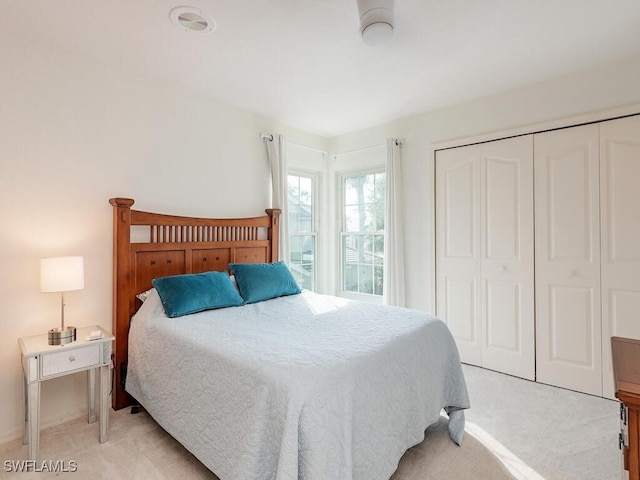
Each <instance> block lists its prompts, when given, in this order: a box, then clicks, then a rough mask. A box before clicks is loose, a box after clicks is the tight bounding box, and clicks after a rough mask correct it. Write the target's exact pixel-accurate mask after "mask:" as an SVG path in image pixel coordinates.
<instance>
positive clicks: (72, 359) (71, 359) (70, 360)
mask: <svg viewBox="0 0 640 480" xmlns="http://www.w3.org/2000/svg"><path fill="white" fill-rule="evenodd" d="M75 361H76V357H74V356H73V355H71V356H70V357H69V362H71V363H73V362H75Z"/></svg>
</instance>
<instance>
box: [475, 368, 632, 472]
mask: <svg viewBox="0 0 640 480" xmlns="http://www.w3.org/2000/svg"><path fill="white" fill-rule="evenodd" d="M463 368H464V374H465V378H466V380H467V387H468V389H469V396H470V400H471V409H470V410H468V411H467V415H466V419H467V429H468V430H469V429H474V428H475V429H476V430H475V431H476V432H480V433H484V435H485V436H486V437H488V438H489V439H490V441H492V442H494V441H495V442H498V443H499V444H501V445H503V446H505V447H506V448H508V450H509V451H510V453H511V454H512V455H513V456H515V460H514V461H515V467H516V468H519V467H527V468H526V469H524V470H523V472H522V475H519V476H520V477H521V478H526V479H529V478H530V479H540V478H544V479H546V480H620V478H621V475H622V469H621V454H620V450H618V432H619V431H620V421H619V416H618V415H619V403H618V402H617V401H614V400H608V399H605V398H601V397H595V396H593V395H587V394H584V393H578V392H574V391H571V390H566V389H564V388H557V387H552V386H549V385H544V384H541V383H536V382H530V381H528V380H522V379H520V378H516V377H511V376H509V375H504V374H501V373H497V372H492V371H490V370H485V369H483V368H478V367H472V366H469V365H464V366H463ZM531 470H532V471H533V474H531ZM536 473H537V475H536Z"/></svg>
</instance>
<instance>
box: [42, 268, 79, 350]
mask: <svg viewBox="0 0 640 480" xmlns="http://www.w3.org/2000/svg"><path fill="white" fill-rule="evenodd" d="M83 288H84V260H83V258H82V257H54V258H43V259H42V260H40V291H41V292H60V299H61V303H60V305H61V307H60V310H61V322H60V328H57V327H56V328H52V329H51V330H49V345H64V344H67V343H71V342H74V341H75V340H76V327H65V326H64V292H69V291H71V290H81V289H83Z"/></svg>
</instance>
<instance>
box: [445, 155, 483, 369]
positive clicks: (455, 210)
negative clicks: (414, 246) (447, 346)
mask: <svg viewBox="0 0 640 480" xmlns="http://www.w3.org/2000/svg"><path fill="white" fill-rule="evenodd" d="M479 161H480V157H479V149H478V147H475V146H471V147H461V148H455V149H451V150H442V151H438V152H437V153H436V285H437V288H436V313H437V315H438V317H440V318H441V319H442V320H443V321H444V322H445V323H447V325H448V326H449V329H450V330H451V333H452V334H453V337H454V338H455V340H456V344H457V346H458V350H459V352H460V359H461V360H462V361H463V362H465V363H471V364H473V365H481V364H482V350H481V349H482V344H481V341H482V337H481V314H480V234H479V229H480V188H479V186H480V163H479Z"/></svg>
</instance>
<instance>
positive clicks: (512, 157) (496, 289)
mask: <svg viewBox="0 0 640 480" xmlns="http://www.w3.org/2000/svg"><path fill="white" fill-rule="evenodd" d="M481 178H482V208H481V219H482V228H481V231H482V240H481V249H482V259H481V265H482V300H483V310H482V317H483V323H482V325H483V328H482V332H483V357H482V358H483V366H485V367H487V368H491V369H494V370H499V371H501V372H505V373H509V374H512V375H516V376H519V377H523V378H528V379H531V380H533V379H534V378H535V364H534V360H535V350H534V349H535V342H534V340H535V338H534V314H533V312H534V277H533V264H534V257H533V249H534V244H533V136H531V135H527V136H522V137H516V138H510V139H505V140H498V141H494V142H488V143H485V144H482V145H481Z"/></svg>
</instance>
